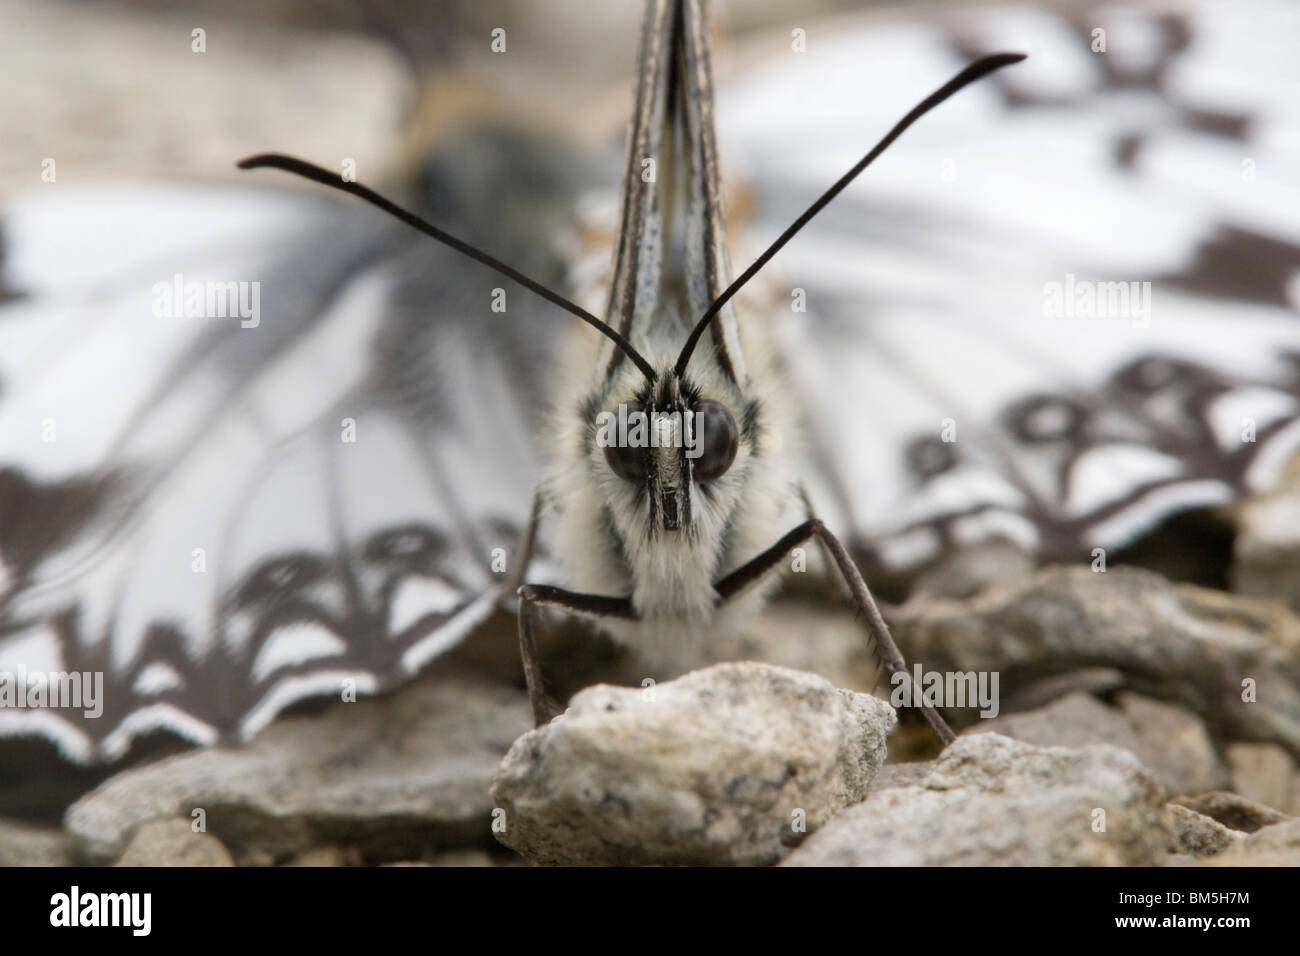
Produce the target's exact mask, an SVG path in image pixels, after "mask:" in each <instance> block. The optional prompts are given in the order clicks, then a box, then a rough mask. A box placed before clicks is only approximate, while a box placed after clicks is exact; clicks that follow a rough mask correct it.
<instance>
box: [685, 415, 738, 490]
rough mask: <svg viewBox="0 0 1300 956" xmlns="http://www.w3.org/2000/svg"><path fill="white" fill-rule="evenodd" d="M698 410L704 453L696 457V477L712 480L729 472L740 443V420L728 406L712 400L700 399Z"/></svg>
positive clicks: (699, 439) (698, 436) (697, 424)
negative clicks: (738, 427) (738, 429)
mask: <svg viewBox="0 0 1300 956" xmlns="http://www.w3.org/2000/svg"><path fill="white" fill-rule="evenodd" d="M694 412H695V422H694V425H695V440H696V441H697V442H698V443H699V444H698V448H699V451H700V454H699V457H698V458H696V459H695V465H694V468H693V469H692V476H693V477H694V479H695V480H696V481H712V480H713V479H715V478H720V477H722V476H723V475H724V474H726V472H727V469H728V468H730V467H731V463H732V462H733V461H735V460H736V446H737V444H738V442H739V432H738V431H737V430H736V420H735V419H734V418H732V417H731V413H730V412H728V411H727V410H726V409H725V408H723V407H722V406H721V405H719V404H718V403H717V402H714V401H710V400H708V399H705V400H704V401H702V402H697V403H696V405H695V408H694Z"/></svg>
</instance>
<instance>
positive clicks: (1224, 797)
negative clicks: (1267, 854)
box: [1170, 791, 1291, 833]
mask: <svg viewBox="0 0 1300 956" xmlns="http://www.w3.org/2000/svg"><path fill="white" fill-rule="evenodd" d="M1170 803H1177V804H1179V805H1180V806H1184V807H1186V808H1187V809H1188V810H1194V811H1195V812H1197V813H1201V814H1204V815H1205V816H1207V817H1210V818H1211V819H1214V820H1218V821H1219V822H1220V823H1222V824H1223V825H1224V826H1225V827H1228V828H1229V829H1230V830H1240V831H1241V832H1242V833H1254V832H1255V831H1256V830H1260V829H1263V828H1264V827H1271V826H1272V825H1273V824H1275V823H1285V822H1286V821H1287V820H1290V819H1291V818H1290V817H1289V816H1288V815H1287V814H1285V813H1283V812H1282V811H1281V810H1275V809H1273V808H1272V807H1266V806H1264V804H1262V803H1256V802H1255V801H1253V800H1248V799H1246V798H1245V797H1243V796H1241V795H1240V794H1237V793H1230V792H1228V791H1216V792H1214V793H1202V794H1198V795H1196V796H1181V797H1174V799H1173V800H1171V801H1170Z"/></svg>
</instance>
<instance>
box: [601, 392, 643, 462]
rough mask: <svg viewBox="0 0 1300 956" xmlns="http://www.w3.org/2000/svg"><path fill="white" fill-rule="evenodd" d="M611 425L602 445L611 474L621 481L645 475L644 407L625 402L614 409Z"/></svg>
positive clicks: (637, 403) (635, 403)
mask: <svg viewBox="0 0 1300 956" xmlns="http://www.w3.org/2000/svg"><path fill="white" fill-rule="evenodd" d="M613 415H614V416H615V418H614V421H613V422H611V424H612V425H613V426H614V427H613V429H612V431H611V432H610V434H609V436H608V439H609V440H608V441H605V442H604V445H605V461H607V462H608V463H609V468H610V470H611V471H612V472H614V474H616V475H618V476H619V477H620V478H622V479H623V480H624V481H645V479H646V466H647V462H646V434H647V433H646V423H645V420H644V419H645V407H644V406H643V405H641V404H640V403H639V402H628V403H627V404H625V405H621V406H619V409H618V411H616V412H614V413H613Z"/></svg>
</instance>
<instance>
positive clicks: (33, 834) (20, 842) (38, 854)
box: [0, 817, 77, 866]
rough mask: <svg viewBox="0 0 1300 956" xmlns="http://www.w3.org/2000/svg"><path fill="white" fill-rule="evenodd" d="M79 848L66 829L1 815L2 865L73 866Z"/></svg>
mask: <svg viewBox="0 0 1300 956" xmlns="http://www.w3.org/2000/svg"><path fill="white" fill-rule="evenodd" d="M76 849H77V848H76V843H75V841H73V840H72V839H71V838H70V837H69V836H68V835H67V834H66V833H64V832H63V831H62V830H56V829H54V828H52V827H47V826H42V825H40V824H38V823H27V822H25V821H23V820H8V819H5V818H3V817H0V866H71V865H73V864H75V863H76V862H77V854H76Z"/></svg>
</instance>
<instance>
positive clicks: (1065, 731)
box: [965, 691, 1228, 793]
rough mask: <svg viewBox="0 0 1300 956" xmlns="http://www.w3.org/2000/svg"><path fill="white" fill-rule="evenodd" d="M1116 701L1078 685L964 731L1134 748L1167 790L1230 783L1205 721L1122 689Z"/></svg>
mask: <svg viewBox="0 0 1300 956" xmlns="http://www.w3.org/2000/svg"><path fill="white" fill-rule="evenodd" d="M1118 703H1119V707H1118V708H1115V707H1109V706H1107V705H1106V704H1104V703H1102V702H1101V701H1099V700H1098V699H1097V698H1095V697H1093V696H1092V695H1091V694H1087V693H1083V692H1082V691H1076V692H1075V693H1073V694H1070V695H1068V696H1066V697H1062V698H1060V699H1059V700H1057V701H1055V702H1054V703H1052V704H1049V705H1048V706H1046V707H1043V708H1041V709H1039V710H1033V711H1027V712H1025V713H1019V714H1004V715H1002V716H999V717H994V718H992V719H991V720H981V721H979V722H978V723H976V724H975V725H974V726H972V727H970V728H968V729H967V730H966V731H965V733H967V734H975V733H999V734H1002V735H1003V736H1006V737H1011V738H1013V739H1015V740H1023V741H1024V742H1025V743H1029V744H1035V745H1037V746H1040V747H1082V746H1085V745H1087V744H1112V745H1114V746H1116V747H1123V748H1124V749H1125V750H1129V751H1132V752H1133V753H1135V754H1137V756H1138V757H1139V758H1140V759H1141V761H1142V762H1143V763H1144V764H1146V765H1147V766H1148V767H1149V768H1150V769H1151V770H1152V771H1154V772H1155V774H1156V776H1157V777H1158V778H1159V779H1160V782H1161V783H1162V784H1164V786H1165V789H1167V790H1168V791H1169V792H1171V793H1203V792H1205V791H1207V790H1216V789H1221V788H1223V787H1225V786H1227V784H1228V770H1227V767H1226V766H1224V763H1223V761H1222V760H1220V759H1219V755H1218V752H1217V751H1216V750H1215V749H1214V744H1213V742H1211V740H1210V736H1209V734H1208V733H1206V730H1205V724H1204V723H1203V722H1202V721H1201V720H1200V718H1198V717H1197V716H1195V715H1194V714H1189V713H1187V711H1185V710H1183V709H1182V708H1181V707H1175V706H1173V705H1171V704H1165V703H1162V702H1160V701H1155V700H1151V699H1150V698H1147V697H1141V696H1139V695H1137V694H1130V693H1122V694H1120V695H1119V697H1118Z"/></svg>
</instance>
